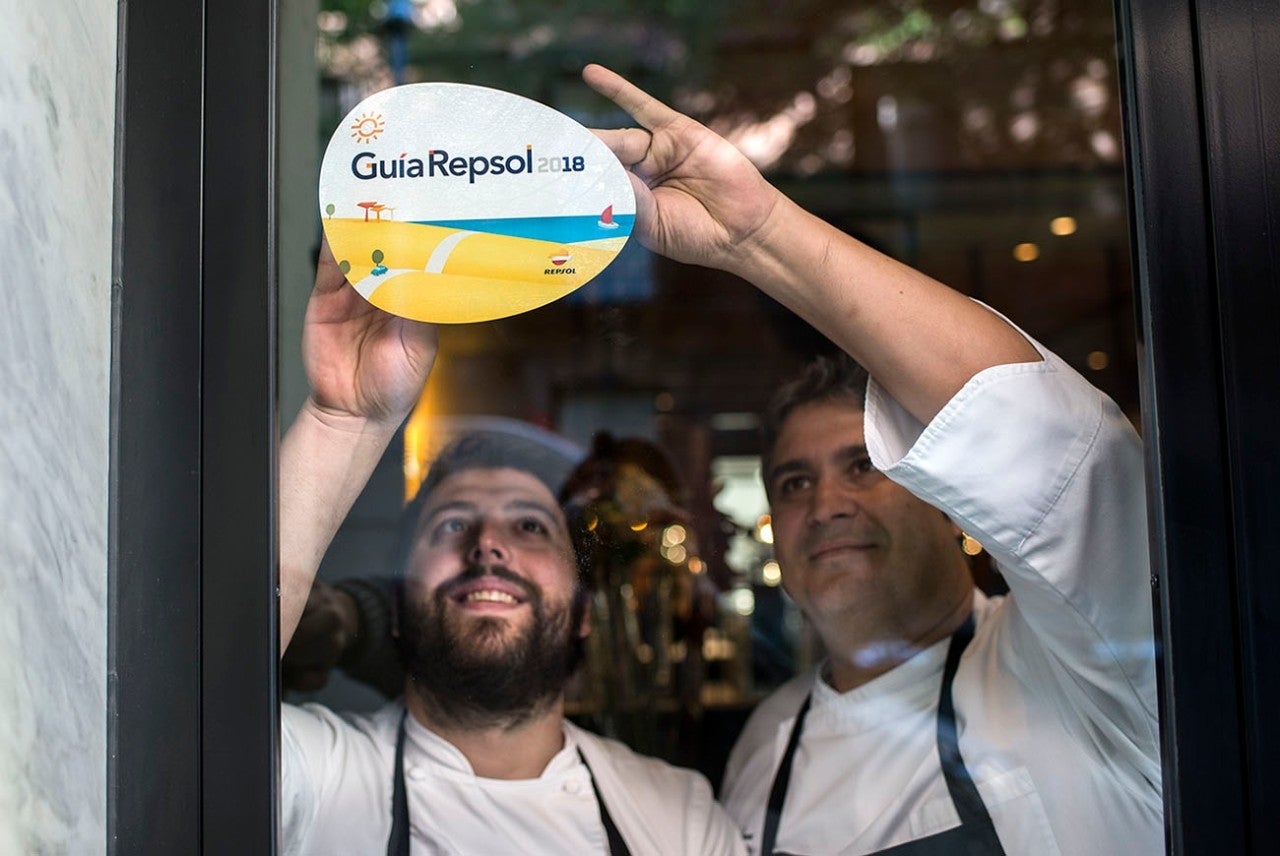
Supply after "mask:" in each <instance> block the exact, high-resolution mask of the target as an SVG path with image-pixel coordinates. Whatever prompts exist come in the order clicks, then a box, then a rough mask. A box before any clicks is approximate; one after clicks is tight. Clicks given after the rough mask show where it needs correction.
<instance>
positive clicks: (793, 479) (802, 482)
mask: <svg viewBox="0 0 1280 856" xmlns="http://www.w3.org/2000/svg"><path fill="white" fill-rule="evenodd" d="M808 486H809V477H808V476H787V477H786V478H784V479H783V480H782V481H780V482H778V494H779V495H780V496H786V495H787V494H791V493H795V492H796V491H798V490H804V489H805V488H806V487H808Z"/></svg>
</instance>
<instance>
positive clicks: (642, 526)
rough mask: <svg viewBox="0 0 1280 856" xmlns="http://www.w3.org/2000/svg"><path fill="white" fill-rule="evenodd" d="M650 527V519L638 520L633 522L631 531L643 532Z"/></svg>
mask: <svg viewBox="0 0 1280 856" xmlns="http://www.w3.org/2000/svg"><path fill="white" fill-rule="evenodd" d="M648 528H649V521H648V520H637V521H636V522H635V523H632V524H631V531H632V532H643V531H644V530H646V529H648Z"/></svg>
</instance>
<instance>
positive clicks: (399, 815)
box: [387, 708, 409, 856]
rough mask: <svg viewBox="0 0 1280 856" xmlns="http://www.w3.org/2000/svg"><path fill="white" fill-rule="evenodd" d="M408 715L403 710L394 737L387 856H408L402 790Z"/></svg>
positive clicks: (405, 801) (406, 815) (405, 802)
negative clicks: (394, 763) (394, 750)
mask: <svg viewBox="0 0 1280 856" xmlns="http://www.w3.org/2000/svg"><path fill="white" fill-rule="evenodd" d="M408 715H409V709H408V708H405V711H404V713H402V714H400V729H399V733H398V734H397V735H396V767H395V775H394V776H392V779H391V837H389V838H388V839H387V856H409V797H408V794H406V793H405V789H404V720H405V717H407V716H408Z"/></svg>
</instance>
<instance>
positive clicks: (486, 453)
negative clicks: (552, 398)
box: [391, 431, 564, 576]
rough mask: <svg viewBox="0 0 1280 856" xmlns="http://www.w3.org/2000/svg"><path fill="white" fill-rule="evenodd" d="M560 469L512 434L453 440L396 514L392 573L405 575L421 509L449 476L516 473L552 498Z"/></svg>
mask: <svg viewBox="0 0 1280 856" xmlns="http://www.w3.org/2000/svg"><path fill="white" fill-rule="evenodd" d="M563 466H564V465H563V462H562V461H561V460H560V459H559V458H557V457H556V456H555V455H554V454H552V453H551V452H549V451H548V450H547V449H546V448H545V447H544V446H542V445H541V444H539V443H536V442H534V441H532V440H527V439H525V438H523V437H519V436H516V435H513V434H506V433H502V432H498V431H473V432H471V433H469V434H463V435H461V436H460V437H458V438H456V439H454V440H453V441H452V442H450V443H449V444H448V445H446V446H445V447H444V448H443V449H441V450H440V453H439V454H438V455H436V457H435V460H433V461H432V462H431V468H430V469H429V470H428V471H427V475H426V477H425V478H424V479H423V480H422V484H421V486H419V488H418V493H417V495H416V496H414V498H413V499H412V500H411V501H410V502H409V504H408V505H406V506H405V508H404V511H402V512H401V514H400V521H399V523H398V524H397V526H396V539H395V546H394V549H393V552H392V555H391V569H392V571H393V573H394V574H395V575H396V576H403V575H404V574H405V573H406V572H407V570H408V567H409V554H410V553H412V552H413V545H414V542H415V541H416V540H417V537H418V524H419V522H420V521H419V518H421V517H422V509H423V507H424V506H425V505H426V504H427V499H428V498H429V497H430V496H431V494H432V493H433V492H434V491H435V489H436V488H437V487H439V486H440V483H441V482H442V481H444V480H445V479H447V478H448V477H449V476H451V475H454V474H456V473H460V472H465V471H466V470H497V469H512V470H519V471H520V472H524V473H528V474H529V475H531V476H533V477H534V478H536V479H537V480H538V481H540V482H542V483H543V484H544V485H546V487H547V490H548V492H550V494H551V496H552V497H555V496H556V492H557V489H558V488H559V487H560V485H559V481H560V479H561V476H562V473H561V471H562V469H563Z"/></svg>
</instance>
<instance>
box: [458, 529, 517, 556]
mask: <svg viewBox="0 0 1280 856" xmlns="http://www.w3.org/2000/svg"><path fill="white" fill-rule="evenodd" d="M510 555H511V553H510V547H509V545H508V544H507V542H506V539H505V538H504V537H503V534H502V531H501V529H500V528H499V527H498V526H496V525H495V524H493V523H491V522H489V521H485V522H484V523H481V524H480V526H479V527H477V528H476V537H475V540H474V541H473V542H472V543H471V547H470V549H469V550H468V552H467V558H468V559H469V560H470V561H472V562H474V563H475V564H477V565H485V564H492V563H498V562H506V561H507V560H508V559H509V558H510Z"/></svg>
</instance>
